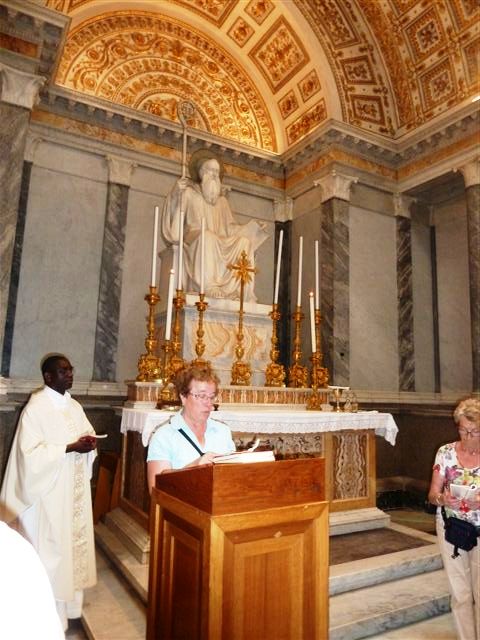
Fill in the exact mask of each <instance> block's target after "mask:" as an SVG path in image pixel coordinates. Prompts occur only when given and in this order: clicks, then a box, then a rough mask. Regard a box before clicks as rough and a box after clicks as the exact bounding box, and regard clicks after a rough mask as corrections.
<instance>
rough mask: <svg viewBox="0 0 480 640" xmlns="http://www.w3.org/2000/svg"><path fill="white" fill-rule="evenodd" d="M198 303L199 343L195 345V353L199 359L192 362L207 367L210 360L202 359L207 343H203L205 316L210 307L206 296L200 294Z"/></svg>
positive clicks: (196, 304)
mask: <svg viewBox="0 0 480 640" xmlns="http://www.w3.org/2000/svg"><path fill="white" fill-rule="evenodd" d="M198 298H199V299H198V301H197V302H196V303H195V306H196V307H197V311H198V326H197V342H196V344H195V353H196V354H197V357H196V358H195V359H194V360H193V361H192V362H194V363H195V364H200V365H206V364H210V363H209V361H208V360H205V359H204V358H202V356H203V354H204V352H205V343H204V342H203V338H204V336H205V331H204V329H203V316H204V314H205V311H206V309H207V307H208V302H205V294H204V293H199V294H198Z"/></svg>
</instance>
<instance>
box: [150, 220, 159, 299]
mask: <svg viewBox="0 0 480 640" xmlns="http://www.w3.org/2000/svg"><path fill="white" fill-rule="evenodd" d="M157 239H158V207H155V217H154V221H153V248H152V274H151V277H150V286H151V287H154V286H155V285H156V282H157Z"/></svg>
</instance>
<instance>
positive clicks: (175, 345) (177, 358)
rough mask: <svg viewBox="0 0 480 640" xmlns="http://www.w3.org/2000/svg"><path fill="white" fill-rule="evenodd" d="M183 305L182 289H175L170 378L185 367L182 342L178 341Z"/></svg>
mask: <svg viewBox="0 0 480 640" xmlns="http://www.w3.org/2000/svg"><path fill="white" fill-rule="evenodd" d="M184 304H185V295H184V293H183V289H177V295H176V297H175V298H174V299H173V307H174V318H173V323H172V325H173V328H172V355H171V356H170V361H169V366H170V370H171V374H172V377H174V376H175V374H176V373H177V371H180V369H183V367H184V366H185V360H184V359H183V358H182V357H181V355H180V352H181V347H182V342H181V340H180V329H181V327H180V322H181V318H180V316H181V312H182V309H183V307H184Z"/></svg>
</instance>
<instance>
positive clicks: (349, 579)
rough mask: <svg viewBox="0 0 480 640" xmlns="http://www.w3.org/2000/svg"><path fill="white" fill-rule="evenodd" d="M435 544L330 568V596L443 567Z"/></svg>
mask: <svg viewBox="0 0 480 640" xmlns="http://www.w3.org/2000/svg"><path fill="white" fill-rule="evenodd" d="M442 566H443V565H442V558H441V556H440V552H439V550H438V546H437V545H436V544H429V545H426V546H424V547H417V548H416V549H406V550H405V551H397V552H395V553H388V554H385V555H383V556H374V557H373V558H366V559H364V560H355V561H353V562H344V563H342V564H337V565H334V566H332V567H330V583H329V587H330V589H329V591H330V596H334V595H337V594H339V593H345V592H346V591H353V590H355V589H362V588H365V587H370V586H374V585H376V584H381V583H385V582H392V581H393V580H399V579H401V578H406V577H408V576H413V575H417V574H421V573H428V572H430V571H437V570H438V569H441V568H442Z"/></svg>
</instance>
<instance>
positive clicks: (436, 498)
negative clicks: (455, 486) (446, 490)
mask: <svg viewBox="0 0 480 640" xmlns="http://www.w3.org/2000/svg"><path fill="white" fill-rule="evenodd" d="M442 496H443V493H438V494H437V495H436V496H435V502H436V503H437V506H439V507H441V506H442V503H441V502H440V498H441V497H442Z"/></svg>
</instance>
